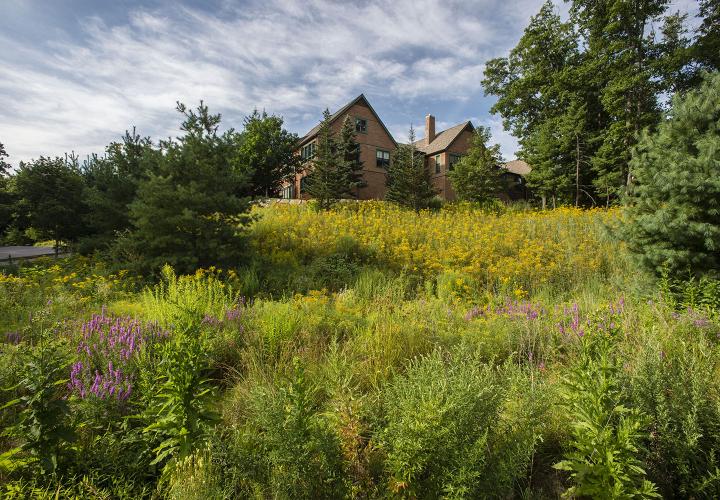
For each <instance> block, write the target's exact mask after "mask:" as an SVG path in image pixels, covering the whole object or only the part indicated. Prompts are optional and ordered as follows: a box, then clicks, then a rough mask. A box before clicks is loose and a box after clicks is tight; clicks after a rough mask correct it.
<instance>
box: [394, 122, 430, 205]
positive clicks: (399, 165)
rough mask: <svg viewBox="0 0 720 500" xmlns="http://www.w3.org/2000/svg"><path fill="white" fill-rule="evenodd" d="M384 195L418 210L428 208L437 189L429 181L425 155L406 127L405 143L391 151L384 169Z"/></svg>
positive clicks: (411, 129) (411, 131)
mask: <svg viewBox="0 0 720 500" xmlns="http://www.w3.org/2000/svg"><path fill="white" fill-rule="evenodd" d="M385 182H386V185H387V192H386V193H385V199H386V200H388V201H392V202H395V203H397V204H398V205H402V206H404V207H408V208H412V209H413V210H416V211H419V210H421V209H423V208H428V207H429V206H430V204H431V202H432V200H433V198H435V195H436V194H437V191H436V190H435V188H434V187H433V185H432V180H431V177H430V170H428V168H427V166H426V165H425V155H424V154H423V153H422V152H421V151H418V150H417V149H416V147H415V131H414V130H413V128H412V127H410V133H409V136H408V144H400V145H398V148H397V149H396V150H395V151H394V152H393V154H392V158H391V160H390V167H389V168H388V172H387V179H386V180H385Z"/></svg>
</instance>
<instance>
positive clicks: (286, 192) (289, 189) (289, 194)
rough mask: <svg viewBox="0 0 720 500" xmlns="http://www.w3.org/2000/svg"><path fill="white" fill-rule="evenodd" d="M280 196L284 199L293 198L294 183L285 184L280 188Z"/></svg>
mask: <svg viewBox="0 0 720 500" xmlns="http://www.w3.org/2000/svg"><path fill="white" fill-rule="evenodd" d="M281 196H282V198H284V199H286V200H291V199H293V198H295V185H293V184H290V185H287V186H285V187H284V188H283V190H282V194H281Z"/></svg>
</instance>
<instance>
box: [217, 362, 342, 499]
mask: <svg viewBox="0 0 720 500" xmlns="http://www.w3.org/2000/svg"><path fill="white" fill-rule="evenodd" d="M223 441H224V442H225V443H227V442H228V441H230V443H231V444H230V445H227V444H221V445H220V446H225V447H226V449H225V451H224V454H225V456H226V458H225V461H226V462H227V466H226V467H225V469H224V470H225V476H224V477H223V481H224V484H232V485H235V487H236V491H235V492H234V494H233V495H231V496H234V497H236V498H237V497H253V496H254V497H265V498H308V499H314V498H342V497H344V496H345V494H346V491H347V488H346V484H345V479H344V471H343V463H342V452H341V449H340V444H339V440H338V438H337V436H336V435H335V433H334V432H333V431H332V427H331V425H330V423H329V422H328V420H327V418H326V417H325V415H324V414H323V412H322V411H321V406H320V405H319V395H318V389H317V387H316V386H314V385H313V384H312V383H311V382H309V381H308V380H307V379H306V378H305V374H304V369H303V368H302V367H301V365H300V364H299V362H298V361H297V360H296V361H295V363H294V373H293V375H292V376H291V379H290V380H289V381H287V382H283V383H281V384H280V386H279V387H277V388H274V387H263V386H260V385H258V386H255V387H254V388H253V389H252V391H251V392H250V395H249V399H248V401H246V414H245V418H244V422H243V424H242V427H241V428H240V429H239V430H238V431H237V433H236V434H235V436H234V439H230V440H229V439H227V438H226V439H224V440H223ZM221 460H222V459H221Z"/></svg>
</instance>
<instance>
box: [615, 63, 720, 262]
mask: <svg viewBox="0 0 720 500" xmlns="http://www.w3.org/2000/svg"><path fill="white" fill-rule="evenodd" d="M719 124H720V73H716V74H715V75H713V76H712V77H708V78H707V80H706V82H705V83H704V84H703V85H702V87H701V88H700V89H699V90H695V91H691V92H689V93H688V94H687V95H686V96H684V97H682V96H676V97H675V98H674V100H673V106H672V110H671V112H670V117H669V118H668V119H666V120H665V121H663V122H662V123H661V124H660V126H659V127H658V130H657V132H654V133H653V132H645V133H644V134H643V135H642V138H641V139H640V142H639V144H638V147H637V148H636V149H635V150H634V151H633V160H632V169H633V175H634V176H635V185H634V188H633V191H632V194H631V196H630V197H629V200H628V201H629V205H628V207H627V209H626V211H627V216H628V220H629V221H630V222H631V223H630V224H629V225H628V226H627V228H626V229H625V231H624V233H623V234H624V237H625V238H626V240H627V241H628V244H629V247H630V248H631V250H633V251H634V252H635V253H636V254H637V255H638V256H639V257H640V260H641V261H642V263H643V264H645V265H646V266H647V267H648V268H650V269H652V270H654V271H656V272H660V271H661V270H662V269H663V268H664V267H667V268H668V269H669V270H670V271H671V272H673V273H683V272H685V271H690V272H691V273H693V274H702V273H703V272H707V271H714V272H717V271H718V269H720V148H719V147H718V144H720V128H719V127H718V125H719Z"/></svg>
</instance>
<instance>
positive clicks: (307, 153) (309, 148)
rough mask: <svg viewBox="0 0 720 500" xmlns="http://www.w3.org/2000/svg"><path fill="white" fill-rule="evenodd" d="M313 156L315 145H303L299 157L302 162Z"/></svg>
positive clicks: (312, 143)
mask: <svg viewBox="0 0 720 500" xmlns="http://www.w3.org/2000/svg"><path fill="white" fill-rule="evenodd" d="M314 156H315V143H314V142H311V143H310V144H305V145H304V146H303V147H302V149H301V150H300V157H301V158H302V159H303V160H310V159H312V158H313V157H314Z"/></svg>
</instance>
